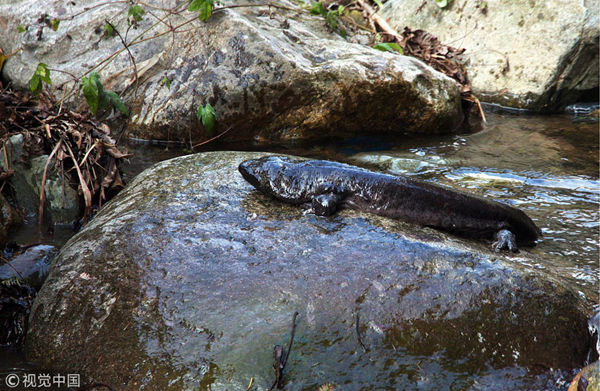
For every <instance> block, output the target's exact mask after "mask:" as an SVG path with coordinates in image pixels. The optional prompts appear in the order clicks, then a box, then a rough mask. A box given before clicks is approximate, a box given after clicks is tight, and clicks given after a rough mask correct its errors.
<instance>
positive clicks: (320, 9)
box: [308, 1, 346, 38]
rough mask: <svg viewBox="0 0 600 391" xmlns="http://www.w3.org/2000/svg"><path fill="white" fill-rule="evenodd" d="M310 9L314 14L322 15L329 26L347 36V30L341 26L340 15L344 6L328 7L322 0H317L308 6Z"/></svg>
mask: <svg viewBox="0 0 600 391" xmlns="http://www.w3.org/2000/svg"><path fill="white" fill-rule="evenodd" d="M308 10H309V12H310V13H311V14H312V15H321V16H322V17H323V18H324V19H325V21H326V22H327V24H328V25H329V28H331V29H332V30H333V31H335V32H337V33H338V34H340V35H341V36H342V37H344V38H346V30H344V29H342V28H340V17H341V16H342V15H343V13H344V10H345V8H344V6H343V5H340V6H338V7H337V8H336V9H328V8H327V7H325V4H323V2H322V1H317V2H316V3H312V4H310V5H309V6H308Z"/></svg>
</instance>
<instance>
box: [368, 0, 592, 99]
mask: <svg viewBox="0 0 600 391" xmlns="http://www.w3.org/2000/svg"><path fill="white" fill-rule="evenodd" d="M448 3H449V5H448V6H447V7H446V8H443V9H441V8H439V7H437V6H436V5H435V2H433V1H431V2H428V3H427V4H425V5H424V2H423V1H422V0H390V1H388V2H387V3H386V4H385V5H384V6H383V8H382V9H381V11H380V15H381V16H383V17H384V18H386V19H388V18H389V19H390V24H391V25H392V26H393V27H394V28H396V29H398V30H399V31H402V29H404V27H405V26H409V27H410V28H411V29H413V30H416V29H424V30H427V31H429V32H431V33H433V34H434V35H436V36H438V37H439V38H440V40H441V41H442V42H444V43H448V44H451V45H453V46H460V47H463V48H466V49H467V50H466V52H465V54H464V56H463V57H464V59H465V60H466V66H467V68H468V71H469V77H470V79H471V81H472V83H473V88H474V91H475V93H476V95H477V96H478V97H479V98H480V99H481V100H484V101H486V102H491V103H496V104H500V105H503V106H509V107H514V108H523V109H530V110H535V111H561V110H563V109H564V108H565V106H567V105H568V104H570V103H574V102H577V101H579V100H588V99H589V100H594V101H597V100H598V80H599V78H598V69H599V62H598V51H599V32H598V31H599V28H598V25H599V23H598V7H599V5H598V1H597V0H585V1H576V0H570V1H560V0H548V1H512V0H487V1H449V2H448Z"/></svg>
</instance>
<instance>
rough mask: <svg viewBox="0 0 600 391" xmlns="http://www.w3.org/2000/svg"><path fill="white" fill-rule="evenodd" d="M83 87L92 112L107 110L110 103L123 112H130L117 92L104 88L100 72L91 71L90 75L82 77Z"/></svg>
mask: <svg viewBox="0 0 600 391" xmlns="http://www.w3.org/2000/svg"><path fill="white" fill-rule="evenodd" d="M81 88H83V95H84V96H85V99H86V101H87V103H88V105H89V106H90V110H91V112H92V114H94V115H96V113H98V111H104V110H106V109H107V108H108V107H109V105H110V104H112V105H113V107H114V108H115V109H117V110H119V111H120V112H121V113H123V114H125V115H127V114H128V111H127V108H126V107H125V105H124V104H123V102H122V101H121V98H120V97H119V95H117V93H116V92H113V91H108V90H105V89H104V87H103V86H102V83H101V82H100V75H99V74H98V72H92V73H90V75H89V77H85V76H84V77H82V78H81Z"/></svg>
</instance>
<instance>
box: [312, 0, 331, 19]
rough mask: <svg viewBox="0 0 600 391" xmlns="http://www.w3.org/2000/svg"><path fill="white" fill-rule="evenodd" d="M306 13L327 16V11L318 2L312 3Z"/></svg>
mask: <svg viewBox="0 0 600 391" xmlns="http://www.w3.org/2000/svg"><path fill="white" fill-rule="evenodd" d="M308 11H309V12H310V13H311V15H322V16H325V15H327V9H326V8H325V5H324V4H323V3H322V2H320V1H317V2H316V3H313V4H312V5H311V6H310V8H309V9H308Z"/></svg>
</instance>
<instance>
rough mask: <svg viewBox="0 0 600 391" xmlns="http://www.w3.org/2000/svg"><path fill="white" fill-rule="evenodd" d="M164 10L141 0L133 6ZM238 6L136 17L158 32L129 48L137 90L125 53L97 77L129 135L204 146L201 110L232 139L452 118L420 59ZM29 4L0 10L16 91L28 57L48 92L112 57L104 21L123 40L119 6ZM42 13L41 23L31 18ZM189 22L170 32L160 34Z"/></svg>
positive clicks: (311, 23) (442, 88) (274, 12)
mask: <svg viewBox="0 0 600 391" xmlns="http://www.w3.org/2000/svg"><path fill="white" fill-rule="evenodd" d="M174 3H175V2H167V3H166V4H165V2H164V1H162V0H161V1H158V0H151V1H148V2H146V3H144V5H143V7H144V8H146V9H147V10H149V8H147V7H148V6H147V4H150V5H155V6H158V7H159V8H162V7H168V6H169V4H171V5H172V6H174ZM243 4H247V2H238V1H228V2H227V4H226V5H227V6H229V7H231V8H228V9H223V10H222V11H218V12H215V13H214V14H213V16H212V18H211V19H210V20H209V21H208V22H202V21H199V20H195V21H194V20H193V17H194V14H193V13H191V12H187V11H184V12H182V13H180V14H178V15H175V14H172V15H166V13H163V12H162V11H160V10H157V9H155V10H153V12H152V13H153V14H154V15H157V17H164V18H165V21H166V22H165V23H156V19H154V18H153V17H152V16H150V13H147V14H146V15H145V16H144V17H143V20H141V21H139V28H138V31H143V30H144V29H146V28H149V27H150V26H151V25H152V24H154V23H156V27H155V28H154V29H152V30H151V32H150V33H148V36H152V35H159V36H158V37H156V38H153V39H148V40H145V41H143V42H140V43H136V44H135V45H134V44H133V43H132V45H131V48H130V50H131V51H130V52H131V53H132V54H133V55H134V56H135V59H136V63H137V66H136V68H135V69H137V70H138V72H139V74H140V76H141V79H140V80H139V84H138V80H136V79H135V78H134V77H133V72H134V67H133V66H132V64H131V60H130V57H129V56H128V54H127V53H128V52H129V51H123V53H122V54H121V55H119V56H117V57H116V58H115V59H114V61H112V62H110V63H108V64H106V67H105V68H103V70H102V77H103V78H102V81H103V83H104V84H105V87H107V88H110V89H113V90H116V91H123V90H126V91H127V93H126V94H125V95H124V96H123V97H124V99H125V100H126V103H127V104H128V105H130V107H131V113H132V116H131V119H130V123H129V125H128V127H127V132H128V133H129V135H130V136H133V137H137V138H145V139H164V140H184V141H186V142H189V140H190V139H194V140H202V139H207V138H209V137H210V136H209V135H208V133H207V132H206V130H205V129H203V127H202V126H201V125H200V123H199V122H198V119H197V118H196V112H197V109H198V107H199V106H200V105H205V104H206V103H210V104H211V105H212V106H214V108H215V110H216V112H217V119H218V121H217V132H223V131H225V130H226V129H228V128H229V127H230V126H231V127H233V130H232V131H231V132H229V133H228V134H227V137H228V138H229V139H232V140H233V139H236V140H241V139H252V138H261V139H279V138H287V139H290V138H300V139H309V138H322V137H326V136H331V135H336V134H342V133H348V132H360V131H369V132H371V131H382V132H399V133H401V132H405V131H412V132H420V133H441V132H451V131H452V130H453V129H455V128H456V127H457V126H458V125H459V124H460V123H461V121H462V110H461V102H460V93H459V90H458V88H457V86H456V84H455V83H454V81H452V80H451V79H450V78H448V77H446V76H444V75H442V74H441V73H439V72H437V71H435V70H433V69H432V68H430V67H428V66H426V65H424V64H423V63H422V62H420V61H418V60H415V59H413V58H409V57H405V56H398V55H394V54H390V53H383V52H381V51H378V50H374V49H372V48H370V47H367V46H364V45H360V44H352V43H349V42H347V41H345V40H344V39H343V38H341V37H340V36H339V35H337V34H334V33H332V32H330V31H328V30H327V27H326V26H327V25H326V23H325V21H324V19H322V18H320V17H319V18H315V17H314V16H310V15H308V13H307V12H306V10H303V9H302V8H300V7H299V6H298V4H296V3H294V2H287V1H280V2H278V5H277V6H275V7H270V8H269V7H256V6H247V7H244V6H241V5H243ZM38 5H39V4H38V3H37V2H35V1H34V0H27V1H22V2H19V3H16V4H12V3H11V4H9V5H0V26H19V25H22V26H26V27H27V31H25V32H23V33H19V32H18V31H17V28H16V27H15V28H6V29H0V42H3V50H4V51H5V52H6V53H12V52H16V51H17V49H19V48H21V50H20V51H18V52H17V53H16V54H15V55H14V56H12V57H11V58H10V60H9V61H7V62H6V64H5V65H4V71H3V72H4V76H5V77H6V78H8V79H9V80H11V81H12V82H13V83H15V85H17V86H20V87H23V88H26V87H27V86H28V83H29V79H30V78H31V76H32V75H33V72H34V71H35V69H36V66H37V64H38V63H39V62H43V63H45V64H47V65H48V67H49V68H52V69H58V70H61V71H62V72H66V73H59V72H53V73H52V79H53V85H58V84H60V83H62V82H64V81H66V80H68V79H69V76H68V75H69V74H74V75H82V74H84V73H87V72H88V71H89V70H90V69H91V67H93V66H97V65H98V64H99V63H100V62H101V61H103V60H104V59H105V58H107V57H109V56H110V55H112V54H114V53H116V52H117V51H119V50H122V49H123V46H122V43H121V41H120V39H119V38H118V37H117V36H116V34H115V35H114V36H113V37H111V38H107V37H104V36H103V31H104V27H103V26H105V25H106V20H109V21H110V22H111V23H112V24H113V25H114V26H115V27H116V29H117V30H118V31H120V32H121V33H122V34H124V32H125V31H130V34H132V33H131V30H128V15H127V8H128V7H129V6H130V5H129V4H121V3H114V2H113V3H110V2H109V3H104V4H98V2H97V1H95V0H82V1H77V2H76V4H69V5H68V6H66V5H65V3H64V1H62V0H52V1H46V2H44V4H43V7H41V8H40V7H38ZM236 6H241V7H236ZM281 7H283V8H286V7H287V8H291V9H292V11H290V10H285V9H283V8H281ZM86 8H89V9H88V10H87V11H85V12H84V10H85V9H86ZM296 10H297V11H296ZM41 12H45V14H44V15H47V16H46V19H40V14H41ZM72 15H75V16H73V17H71V16H72ZM53 18H61V23H60V27H59V28H58V29H57V31H53V30H52V29H51V28H49V27H48V26H47V25H46V23H47V22H46V21H47V20H52V19H53ZM189 19H191V22H190V23H188V24H187V25H185V27H183V28H182V29H181V31H180V32H177V33H175V34H171V33H167V34H163V35H160V34H161V33H165V32H168V31H169V28H170V26H176V25H178V24H181V23H183V22H185V21H188V20H189ZM40 20H41V21H40ZM136 34H137V33H136ZM75 42H76V43H77V44H74V43H75ZM65 58H67V59H68V61H65ZM165 80H168V83H167V82H165Z"/></svg>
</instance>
